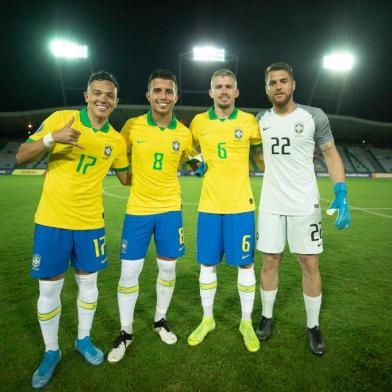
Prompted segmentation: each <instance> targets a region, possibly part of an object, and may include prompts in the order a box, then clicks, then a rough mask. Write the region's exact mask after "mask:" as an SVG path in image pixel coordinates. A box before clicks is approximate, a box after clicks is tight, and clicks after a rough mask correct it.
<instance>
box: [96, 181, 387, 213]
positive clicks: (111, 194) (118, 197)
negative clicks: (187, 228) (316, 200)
mask: <svg viewBox="0 0 392 392" xmlns="http://www.w3.org/2000/svg"><path fill="white" fill-rule="evenodd" d="M122 186H123V185H117V184H116V185H109V186H107V187H105V188H103V194H104V195H107V196H112V197H115V198H117V199H128V196H121V195H117V194H115V193H111V192H108V191H107V190H106V189H111V188H120V187H122ZM320 199H321V200H323V201H326V202H328V203H331V200H328V199H325V198H323V197H321V198H320ZM182 205H184V206H193V207H195V206H197V204H196V203H189V202H186V201H183V202H182ZM324 209H325V210H326V209H327V208H323V210H324ZM350 210H354V211H362V212H366V213H367V214H369V215H376V216H382V217H383V218H387V219H392V216H391V215H386V214H382V213H381V212H376V211H374V210H386V211H390V210H392V208H388V207H366V208H364V207H354V206H352V205H350Z"/></svg>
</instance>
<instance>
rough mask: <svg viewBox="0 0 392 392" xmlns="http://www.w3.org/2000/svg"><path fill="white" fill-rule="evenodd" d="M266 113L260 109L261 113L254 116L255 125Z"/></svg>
mask: <svg viewBox="0 0 392 392" xmlns="http://www.w3.org/2000/svg"><path fill="white" fill-rule="evenodd" d="M266 111H267V109H261V112H260V113H258V114H257V116H256V120H257V123H259V121H260V120H261V118H262V117H263V116H264V113H265V112H266Z"/></svg>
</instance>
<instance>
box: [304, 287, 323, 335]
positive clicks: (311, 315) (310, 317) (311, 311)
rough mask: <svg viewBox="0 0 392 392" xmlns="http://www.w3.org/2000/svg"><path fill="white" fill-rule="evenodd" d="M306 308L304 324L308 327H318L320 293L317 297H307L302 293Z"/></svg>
mask: <svg viewBox="0 0 392 392" xmlns="http://www.w3.org/2000/svg"><path fill="white" fill-rule="evenodd" d="M304 302H305V310H306V319H307V320H306V325H307V327H308V328H313V327H316V326H317V327H318V325H319V315H320V308H321V294H320V295H319V296H317V297H309V296H308V295H306V294H305V293H304Z"/></svg>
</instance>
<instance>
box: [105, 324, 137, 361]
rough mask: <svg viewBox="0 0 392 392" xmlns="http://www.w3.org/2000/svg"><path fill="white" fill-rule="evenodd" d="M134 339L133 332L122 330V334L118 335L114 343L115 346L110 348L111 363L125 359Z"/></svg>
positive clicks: (109, 357)
mask: <svg viewBox="0 0 392 392" xmlns="http://www.w3.org/2000/svg"><path fill="white" fill-rule="evenodd" d="M132 341H133V334H129V333H126V332H125V331H121V332H120V335H119V336H118V337H117V339H116V340H115V342H114V344H113V348H112V349H111V350H110V352H109V354H108V357H107V360H108V362H110V363H116V362H119V361H121V360H122V359H123V357H124V355H125V351H126V350H127V347H128V346H129V345H130V344H131V343H132Z"/></svg>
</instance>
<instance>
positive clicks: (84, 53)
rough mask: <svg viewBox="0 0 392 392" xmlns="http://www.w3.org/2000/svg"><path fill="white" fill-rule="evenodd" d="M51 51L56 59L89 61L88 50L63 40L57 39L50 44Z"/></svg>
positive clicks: (85, 47)
mask: <svg viewBox="0 0 392 392" xmlns="http://www.w3.org/2000/svg"><path fill="white" fill-rule="evenodd" d="M50 51H51V53H52V54H53V56H55V57H62V58H67V59H87V58H88V48H87V46H86V45H79V44H77V43H75V42H71V41H66V40H63V39H55V40H53V41H51V43H50Z"/></svg>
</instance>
